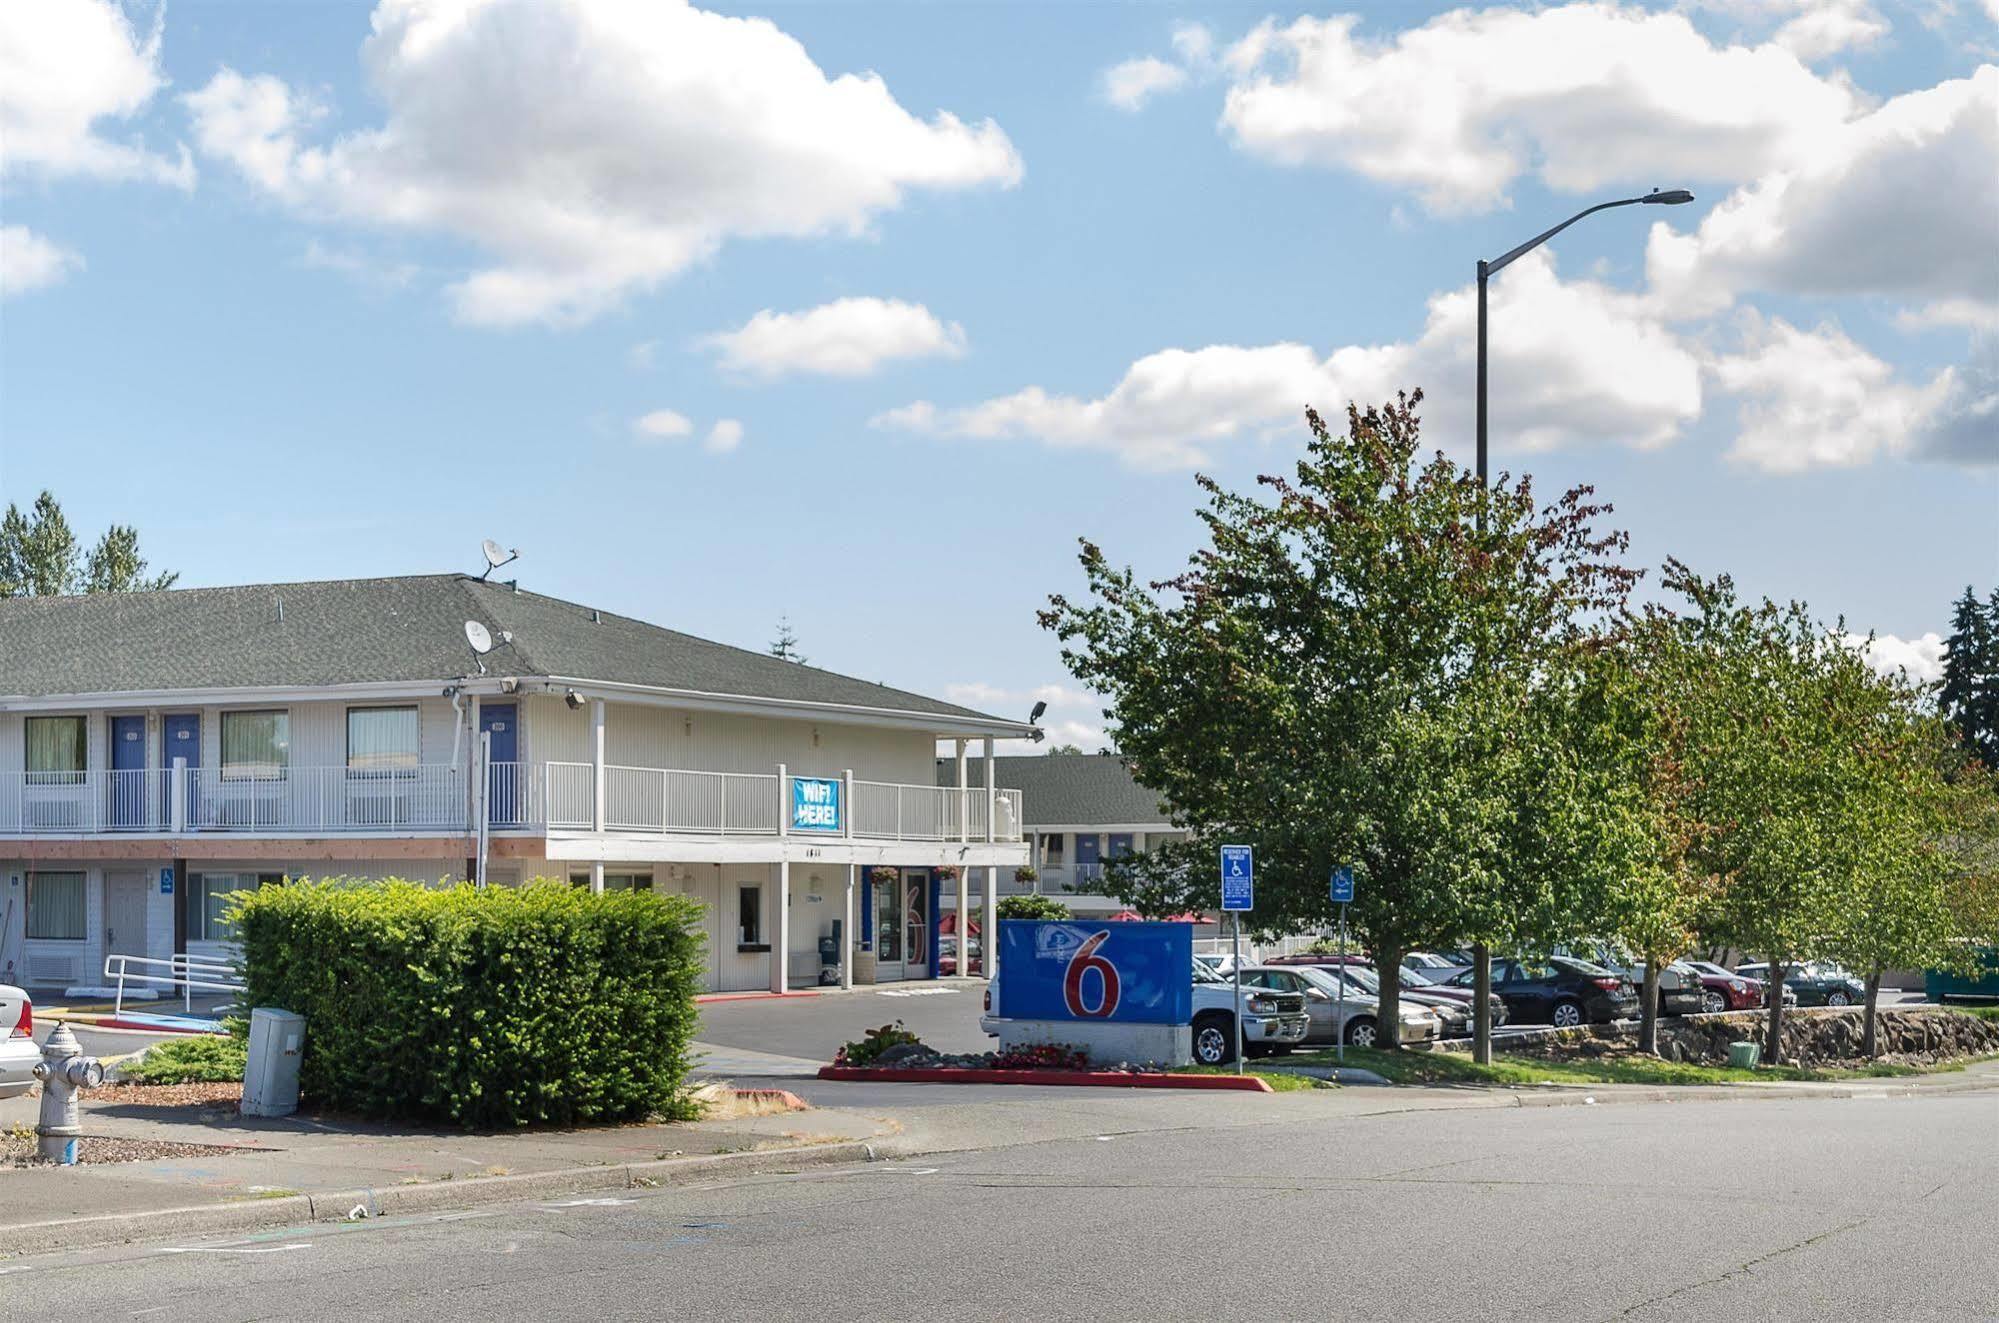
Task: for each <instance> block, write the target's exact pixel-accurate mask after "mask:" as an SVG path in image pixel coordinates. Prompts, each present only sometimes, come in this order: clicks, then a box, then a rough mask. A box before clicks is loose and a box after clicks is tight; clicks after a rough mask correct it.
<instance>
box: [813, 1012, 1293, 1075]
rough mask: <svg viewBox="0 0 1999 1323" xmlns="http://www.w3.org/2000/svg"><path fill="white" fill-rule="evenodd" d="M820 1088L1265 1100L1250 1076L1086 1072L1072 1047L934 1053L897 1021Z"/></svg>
mask: <svg viewBox="0 0 1999 1323" xmlns="http://www.w3.org/2000/svg"><path fill="white" fill-rule="evenodd" d="M819 1078H820V1079H823V1080H874V1081H878V1082H882V1083H897V1084H1064V1085H1083V1086H1092V1087H1098V1088H1126V1089H1236V1090H1243V1091H1246V1092H1251V1093H1269V1092H1271V1089H1270V1086H1269V1085H1268V1084H1265V1083H1264V1082H1263V1081H1262V1080H1260V1079H1257V1078H1256V1077H1255V1076H1252V1075H1194V1074H1182V1073H1179V1072H1175V1071H1169V1070H1162V1069H1160V1068H1159V1067H1157V1066H1153V1065H1133V1064H1130V1063H1119V1064H1118V1065H1116V1066H1110V1067H1092V1066H1091V1065H1090V1058H1089V1054H1088V1053H1087V1052H1085V1051H1084V1050H1083V1049H1082V1048H1080V1047H1077V1046H1075V1045H1074V1044H1071V1043H1037V1044H1032V1045H1023V1046H1019V1047H1011V1048H1006V1049H1003V1050H1001V1051H998V1052H939V1051H938V1050H937V1049H936V1048H933V1047H930V1046H929V1045H927V1044H926V1043H924V1042H923V1041H922V1040H920V1039H919V1038H917V1036H916V1035H915V1034H913V1033H911V1032H910V1031H909V1030H907V1029H905V1028H904V1027H903V1025H902V1022H901V1021H900V1020H898V1021H896V1022H895V1023H894V1024H885V1025H882V1026H880V1027H879V1028H876V1029H870V1030H868V1032H867V1034H866V1035H865V1036H864V1037H862V1038H860V1039H858V1040H856V1041H854V1042H851V1043H848V1044H846V1045H845V1046H843V1047H841V1049H840V1050H839V1052H838V1053H837V1054H836V1055H835V1056H834V1058H833V1064H832V1065H830V1066H822V1067H821V1068H820V1070H819Z"/></svg>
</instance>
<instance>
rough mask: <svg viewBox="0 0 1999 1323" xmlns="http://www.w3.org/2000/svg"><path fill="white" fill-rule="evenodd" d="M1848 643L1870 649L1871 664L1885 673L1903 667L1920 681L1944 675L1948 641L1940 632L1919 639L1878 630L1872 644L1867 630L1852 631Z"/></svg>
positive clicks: (1919, 682)
mask: <svg viewBox="0 0 1999 1323" xmlns="http://www.w3.org/2000/svg"><path fill="white" fill-rule="evenodd" d="M1846 644H1847V646H1848V647H1850V648H1854V649H1857V650H1859V651H1862V652H1864V653H1866V655H1867V662H1868V664H1869V665H1870V666H1872V667H1873V668H1874V669H1875V670H1877V671H1879V672H1881V673H1882V674H1883V675H1893V674H1894V673H1895V672H1897V671H1902V672H1904V673H1906V674H1907V675H1908V677H1909V678H1910V679H1911V680H1913V681H1915V682H1916V683H1917V684H1935V683H1936V682H1937V681H1939V680H1941V679H1943V655H1944V643H1943V638H1942V637H1941V636H1940V635H1938V634H1935V633H1930V634H1925V635H1923V636H1922V637H1921V638H1916V639H1901V638H1896V637H1895V636H1894V635H1893V634H1876V635H1875V636H1874V643H1873V646H1871V647H1870V646H1868V642H1867V636H1866V635H1865V634H1848V635H1847V636H1846Z"/></svg>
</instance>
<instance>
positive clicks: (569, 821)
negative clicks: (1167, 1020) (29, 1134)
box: [0, 574, 1033, 991]
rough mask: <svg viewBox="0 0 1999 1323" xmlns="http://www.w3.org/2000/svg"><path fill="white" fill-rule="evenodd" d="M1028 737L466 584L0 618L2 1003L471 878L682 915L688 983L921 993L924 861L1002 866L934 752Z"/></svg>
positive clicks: (1006, 803) (980, 804)
mask: <svg viewBox="0 0 1999 1323" xmlns="http://www.w3.org/2000/svg"><path fill="white" fill-rule="evenodd" d="M468 621H476V622H478V623H479V624H480V625H481V626H483V627H484V629H485V633H486V635H487V636H488V637H490V638H491V639H493V640H495V641H496V642H495V645H494V646H493V647H492V649H491V650H490V651H489V652H488V653H486V654H485V655H484V656H483V657H481V656H478V655H477V654H475V652H474V650H473V648H472V647H471V646H470V645H469V644H468V637H467V629H466V622H468ZM472 633H473V635H474V636H475V637H476V636H477V634H478V631H476V630H475V631H472ZM1032 734H1033V730H1032V727H1030V726H1029V725H1027V724H1026V723H1023V722H1020V721H1012V720H1006V719H1003V718H1000V717H994V716H988V715H986V714H984V713H980V712H975V711H971V710H970V709H967V708H963V707H958V706H956V705H953V704H949V703H944V702H939V701H937V700H935V699H931V698H925V697H923V696H921V695H918V694H912V693H906V692H902V691H900V690H896V689H891V688H888V687H886V686H883V685H879V684H873V683H869V682H867V681H863V680H857V679H852V678H850V677H847V676H842V675H836V674H833V673H831V672H828V671H823V670H817V669H814V668H812V667H808V666H802V665H798V664H796V663H793V662H789V661H783V660H780V659H778V658H774V657H770V656H767V655H765V654H762V653H758V652H751V651H746V650H743V649H740V648H733V647H728V646H725V645H722V644H718V643H712V642H708V641H706V640H704V639H698V638H694V637H691V636H689V635H685V634H679V633H675V632H673V631H671V630H666V629H662V628H659V627H657V626H654V625H650V624H646V623H644V622H643V621H638V620H632V619H628V618H625V617H621V616H616V615H613V614H611V613H609V612H605V611H599V610H594V609H592V608H590V607H587V606H580V605H577V604H575V603H572V602H565V601H560V600H557V599H555V598H551V597H545V596H541V595H539V594H536V593H531V592H526V591H520V590H517V589H516V588H515V587H513V586H512V585H510V584H506V583H499V582H486V581H484V580H481V579H474V578H470V577H467V576H463V575H453V574H441V575H421V576H413V577H407V578H388V579H359V580H336V581H328V582H319V583H291V584H258V585H251V586H245V587H230V588H198V589H184V590H174V591H166V592H152V593H128V594H105V595H99V596H90V597H63V598H16V599H10V600H0V982H12V983H22V984H27V985H29V986H32V987H57V988H61V987H65V986H71V985H91V984H98V983H101V982H102V981H103V975H102V972H101V971H102V968H103V965H104V960H105V957H106V956H107V955H111V954H115V953H123V954H126V955H132V956H141V957H149V958H154V959H165V958H169V957H171V956H172V955H173V954H174V953H176V952H188V953H193V954H196V955H202V954H209V955H213V954H218V953H220V952H221V951H223V950H224V949H226V945H225V944H226V943H227V941H228V940H229V936H230V934H229V932H228V930H227V926H226V922H225V919H224V909H223V901H224V898H225V897H226V896H227V895H228V894H229V893H230V892H232V891H235V890H238V889H241V888H245V887H255V886H260V885H265V884H268V883H272V882H275V881H279V880H281V879H283V878H285V877H287V876H289V877H301V876H322V877H323V876H352V877H387V876H399V877H408V878H412V879H418V880H424V881H433V882H437V881H443V880H446V879H452V878H461V877H474V876H477V874H478V873H479V871H480V869H481V868H482V867H483V869H484V871H485V877H486V880H487V881H488V882H490V883H493V884H511V883H517V882H520V881H522V880H525V879H531V878H539V877H558V878H567V879H568V880H570V881H571V882H573V883H576V884H578V885H589V886H592V887H595V888H613V889H615V888H623V887H641V888H651V889H654V890H659V891H668V892H680V893H684V894H687V895H689V896H693V897H695V898H696V899H698V900H700V901H701V902H702V903H703V906H704V910H703V914H704V916H705V917H704V920H703V922H704V924H705V928H706V934H705V935H706V938H707V950H708V959H709V969H708V986H709V988H710V989H711V990H715V991H736V990H753V989H765V988H768V989H770V990H772V991H783V990H786V989H789V988H797V987H800V986H803V985H809V984H814V983H818V982H819V981H820V979H821V974H822V959H821V954H820V939H821V938H822V937H830V936H832V935H833V934H834V933H835V931H836V929H837V931H838V932H839V934H840V935H841V944H840V948H838V949H840V950H842V952H843V955H844V958H842V959H840V960H839V962H838V963H839V966H840V968H841V970H842V971H843V974H844V977H845V978H846V979H847V980H848V981H852V980H854V979H856V978H858V979H860V980H861V981H868V980H891V979H904V978H925V977H931V976H933V974H934V966H935V960H934V955H933V953H934V952H935V951H936V950H937V926H938V916H939V912H940V909H941V908H942V907H941V906H940V903H939V901H940V897H939V894H938V893H939V879H938V875H937V871H936V870H938V869H940V868H943V867H944V866H945V865H952V866H955V867H956V868H957V869H958V870H959V879H960V885H963V880H964V879H965V877H966V876H967V875H968V874H969V873H970V872H971V870H974V869H981V868H983V869H988V870H995V871H996V872H997V873H998V874H999V875H1003V876H1005V877H1007V878H1011V876H1012V874H1013V872H1014V870H1015V869H1016V868H1018V867H1019V866H1020V865H1022V864H1024V863H1026V862H1027V861H1028V856H1029V845H1028V843H1027V842H1026V841H1025V840H1024V839H1023V835H1024V833H1023V830H1022V824H1021V815H1020V804H1019V796H1018V794H1017V793H1016V792H1014V791H1010V790H1006V789H997V790H992V791H988V790H987V789H985V788H984V787H986V786H990V785H992V784H993V782H994V778H993V777H992V776H990V775H982V776H981V777H980V778H979V782H980V784H979V787H978V788H971V787H969V785H968V781H969V776H968V775H964V774H961V775H960V776H959V777H958V778H957V780H956V782H955V783H947V784H944V785H939V784H937V778H936V777H935V775H934V766H935V763H934V758H935V754H936V748H937V742H938V741H939V740H944V741H949V742H955V744H956V747H957V750H958V752H959V757H958V758H957V759H956V764H957V766H958V767H960V768H963V767H965V766H966V765H967V763H968V761H969V762H970V764H971V766H972V767H973V768H976V769H977V770H978V771H980V772H982V773H983V772H986V771H988V770H989V769H990V767H991V764H992V761H993V758H994V754H993V742H994V741H995V740H999V739H1015V738H1021V737H1027V736H1030V735H1032ZM968 749H972V750H975V751H976V752H975V753H974V756H973V757H972V758H970V759H969V760H968V759H967V757H966V756H965V754H966V751H967V750H968ZM993 877H994V874H993V873H991V872H989V873H988V874H986V875H985V879H984V880H985V881H986V883H987V885H985V886H984V887H983V888H982V891H983V894H984V896H985V897H986V901H985V904H986V905H987V906H988V907H990V905H991V904H992V902H993V898H995V897H996V895H997V892H998V888H997V886H995V885H993ZM985 917H986V919H987V923H986V927H987V930H988V931H990V929H991V923H990V917H991V916H990V914H988V915H986V916H985Z"/></svg>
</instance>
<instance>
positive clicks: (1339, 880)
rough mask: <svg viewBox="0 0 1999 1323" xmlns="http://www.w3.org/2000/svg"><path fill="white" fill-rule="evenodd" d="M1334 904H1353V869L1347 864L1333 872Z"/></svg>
mask: <svg viewBox="0 0 1999 1323" xmlns="http://www.w3.org/2000/svg"><path fill="white" fill-rule="evenodd" d="M1333 904H1335V905H1351V904H1353V869H1351V868H1349V867H1348V866H1347V865H1345V864H1341V865H1340V866H1339V867H1338V868H1335V869H1334V870H1333Z"/></svg>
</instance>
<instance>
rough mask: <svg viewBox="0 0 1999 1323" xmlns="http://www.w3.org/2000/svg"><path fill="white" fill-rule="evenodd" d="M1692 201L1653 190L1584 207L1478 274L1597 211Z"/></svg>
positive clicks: (1680, 191) (1682, 192)
mask: <svg viewBox="0 0 1999 1323" xmlns="http://www.w3.org/2000/svg"><path fill="white" fill-rule="evenodd" d="M1693 200H1694V195H1693V194H1692V193H1689V192H1687V190H1686V189H1684V188H1674V189H1668V190H1666V191H1665V192H1663V193H1662V192H1659V191H1657V190H1654V191H1652V192H1650V193H1647V194H1646V195H1645V196H1644V197H1642V198H1619V199H1618V200H1617V201H1615V202H1599V203H1597V204H1596V205H1595V206H1594V207H1585V208H1584V209H1583V210H1581V211H1579V212H1577V213H1576V214H1575V215H1573V216H1571V217H1569V218H1568V219H1567V220H1565V221H1563V222H1562V223H1561V224H1560V225H1557V226H1556V227H1555V228H1554V229H1552V230H1543V231H1542V232H1541V233H1539V234H1537V235H1535V236H1534V237H1533V238H1531V239H1529V240H1528V241H1527V242H1526V243H1523V244H1521V245H1520V246H1519V247H1518V248H1515V249H1514V250H1513V251H1511V252H1509V253H1507V254H1505V255H1504V256H1503V257H1497V258H1494V259H1493V260H1492V261H1490V262H1480V263H1479V264H1478V265H1479V274H1480V275H1483V276H1489V275H1491V274H1492V273H1493V272H1495V271H1497V270H1499V269H1500V268H1502V267H1505V266H1508V265H1510V264H1511V263H1512V261H1513V259H1514V258H1516V257H1523V256H1525V255H1526V254H1528V253H1531V252H1533V251H1534V250H1535V249H1536V248H1539V247H1540V246H1541V245H1542V244H1544V243H1546V242H1548V240H1550V239H1552V238H1554V237H1555V236H1556V235H1558V234H1560V233H1561V232H1562V231H1563V230H1566V229H1568V228H1569V226H1571V225H1574V224H1575V223H1576V222H1577V221H1579V220H1581V219H1582V218H1583V217H1585V216H1594V215H1595V214H1596V213H1597V212H1599V211H1608V210H1609V209H1610V208H1612V207H1628V206H1631V205H1632V204H1634V203H1638V202H1644V203H1651V204H1654V205H1661V204H1663V205H1665V206H1669V207H1670V206H1677V205H1679V204H1680V203H1682V202H1692V201H1693Z"/></svg>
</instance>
